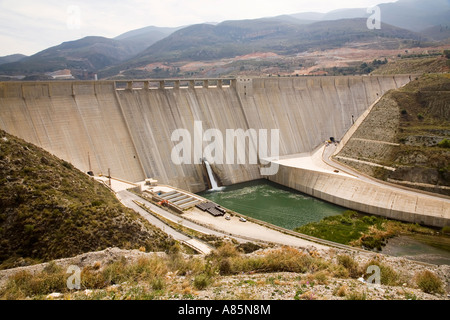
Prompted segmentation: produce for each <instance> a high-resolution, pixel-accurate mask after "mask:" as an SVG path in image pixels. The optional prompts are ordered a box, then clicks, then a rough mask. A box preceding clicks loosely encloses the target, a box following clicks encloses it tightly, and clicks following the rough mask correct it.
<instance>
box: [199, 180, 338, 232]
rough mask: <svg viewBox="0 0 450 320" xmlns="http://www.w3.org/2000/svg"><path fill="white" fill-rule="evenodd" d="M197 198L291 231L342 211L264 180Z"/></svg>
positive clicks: (207, 193)
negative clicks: (205, 199) (202, 198)
mask: <svg viewBox="0 0 450 320" xmlns="http://www.w3.org/2000/svg"><path fill="white" fill-rule="evenodd" d="M199 195H201V196H202V197H204V198H207V199H208V200H211V201H214V202H216V203H217V204H220V205H222V206H224V207H225V208H228V209H230V210H234V211H236V212H238V213H241V214H243V215H246V216H248V217H252V218H255V219H258V220H261V221H265V222H268V223H271V224H273V225H276V226H279V227H282V228H286V229H290V230H293V229H295V228H297V227H300V226H302V225H305V224H308V223H310V222H318V221H320V220H322V219H323V218H325V217H328V216H334V215H339V214H342V213H343V212H344V211H345V209H344V208H342V207H339V206H335V205H333V204H329V203H327V202H324V201H321V200H318V199H315V198H312V197H310V196H307V195H305V194H302V193H300V192H298V191H295V190H292V189H289V188H286V187H283V186H281V185H278V184H275V183H272V182H270V181H267V180H258V181H252V182H246V183H241V184H237V185H233V186H230V187H226V188H224V190H223V191H219V192H214V191H206V192H202V193H200V194H199Z"/></svg>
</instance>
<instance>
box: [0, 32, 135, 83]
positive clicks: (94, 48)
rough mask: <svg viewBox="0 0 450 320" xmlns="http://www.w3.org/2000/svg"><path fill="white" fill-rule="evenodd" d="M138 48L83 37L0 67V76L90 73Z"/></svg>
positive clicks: (121, 59) (109, 40)
mask: <svg viewBox="0 0 450 320" xmlns="http://www.w3.org/2000/svg"><path fill="white" fill-rule="evenodd" d="M138 52H139V48H137V47H136V46H133V45H129V44H126V43H123V42H121V41H117V40H113V39H108V38H103V37H86V38H83V39H80V40H76V41H70V42H64V43H62V44H61V45H58V46H55V47H52V48H49V49H46V50H44V51H41V52H39V53H37V54H35V55H33V56H30V57H27V58H24V59H22V60H20V61H18V62H13V63H6V64H3V65H1V66H0V73H5V74H10V75H14V74H23V75H32V74H37V73H46V72H53V71H57V70H62V69H70V70H71V71H72V73H73V74H74V75H77V74H82V73H83V72H86V71H87V72H93V71H96V70H98V69H101V68H104V67H106V66H109V65H112V64H114V63H118V62H120V61H123V60H126V59H129V58H131V57H132V56H134V55H136V54H137V53H138Z"/></svg>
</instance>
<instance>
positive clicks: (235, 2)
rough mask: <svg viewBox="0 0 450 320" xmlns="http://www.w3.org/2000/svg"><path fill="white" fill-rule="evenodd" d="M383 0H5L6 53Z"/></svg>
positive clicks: (1, 26)
mask: <svg viewBox="0 0 450 320" xmlns="http://www.w3.org/2000/svg"><path fill="white" fill-rule="evenodd" d="M380 1H381V0H345V1H339V2H336V1H325V0H316V1H310V0H276V1H274V0H261V1H258V2H257V1H254V0H227V1H223V0H184V1H180V0H158V1H156V0H127V1H123V0H95V1H92V0H40V1H33V0H20V1H17V0H0V39H1V40H2V46H1V47H0V56H2V55H7V54H13V53H24V54H28V55H30V54H34V53H36V52H38V51H40V50H43V49H46V48H48V47H50V46H55V45H58V44H60V43H62V42H65V41H71V40H76V39H80V38H83V37H86V36H91V35H96V36H105V37H115V36H118V35H119V34H122V33H124V32H127V31H130V30H133V29H138V28H142V27H146V26H151V25H153V26H159V27H177V26H184V25H189V24H196V23H203V22H221V21H224V20H238V19H254V18H260V17H267V16H276V15H281V14H289V13H298V12H306V11H319V12H328V11H331V10H334V9H337V8H343V7H360V8H362V7H369V6H373V5H375V4H377V3H378V2H380ZM392 1H394V0H387V1H384V2H392Z"/></svg>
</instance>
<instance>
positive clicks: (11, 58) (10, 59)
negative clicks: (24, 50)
mask: <svg viewBox="0 0 450 320" xmlns="http://www.w3.org/2000/svg"><path fill="white" fill-rule="evenodd" d="M26 57H27V56H25V55H23V54H12V55H9V56H4V57H0V65H1V64H5V63H11V62H17V61H20V60H22V59H24V58H26Z"/></svg>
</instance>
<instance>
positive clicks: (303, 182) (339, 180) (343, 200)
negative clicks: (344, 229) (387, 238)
mask: <svg viewBox="0 0 450 320" xmlns="http://www.w3.org/2000/svg"><path fill="white" fill-rule="evenodd" d="M268 179H269V180H270V181H273V182H276V183H279V184H281V185H284V186H287V187H290V188H292V189H295V190H298V191H300V192H303V193H306V194H309V195H311V196H313V197H316V198H319V199H322V200H325V201H328V202H331V203H334V204H337V205H340V206H343V207H345V208H349V209H353V210H356V211H358V212H365V213H370V214H375V215H379V216H384V217H386V218H392V219H396V220H401V221H406V222H412V223H419V224H424V225H428V226H434V227H443V226H446V225H450V205H449V201H448V200H445V199H439V198H431V197H428V196H426V195H423V196H422V195H411V194H409V193H406V192H404V191H402V190H397V191H393V190H392V189H389V188H383V187H379V186H376V185H373V184H370V183H367V182H364V181H360V180H356V179H354V178H348V177H343V176H338V175H333V174H327V173H322V172H316V171H310V170H304V169H299V168H292V167H286V166H280V170H279V172H278V174H277V175H275V176H271V177H268Z"/></svg>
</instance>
